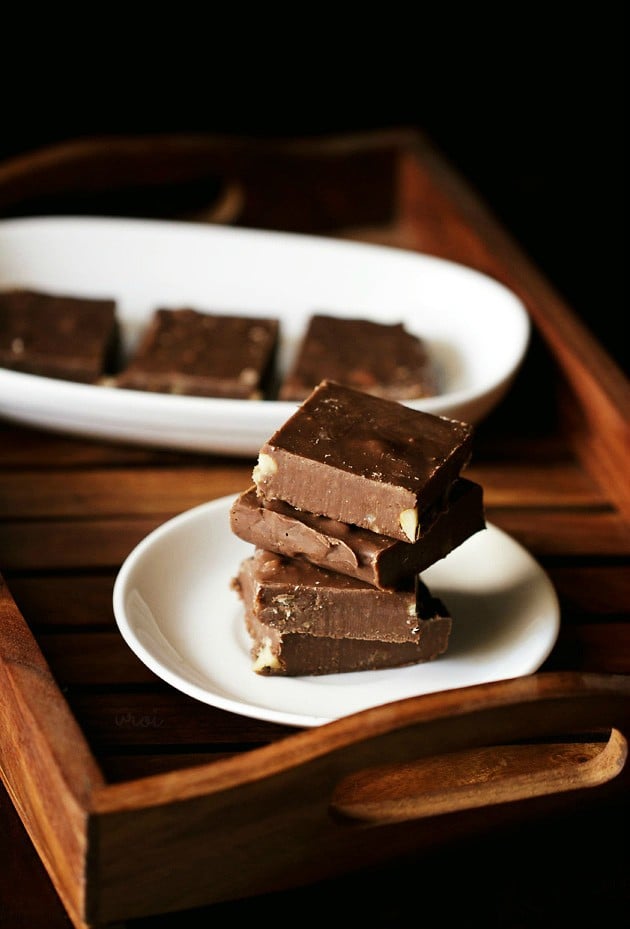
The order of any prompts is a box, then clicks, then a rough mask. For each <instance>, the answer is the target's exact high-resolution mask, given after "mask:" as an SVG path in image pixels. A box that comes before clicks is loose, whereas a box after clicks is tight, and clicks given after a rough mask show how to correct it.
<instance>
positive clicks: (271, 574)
mask: <svg viewBox="0 0 630 929" xmlns="http://www.w3.org/2000/svg"><path fill="white" fill-rule="evenodd" d="M233 587H234V589H235V590H236V591H237V593H238V594H239V596H240V597H241V599H242V602H243V606H244V611H245V622H246V625H247V631H248V633H249V635H250V637H251V640H252V648H251V656H252V661H253V670H254V671H255V672H256V673H258V674H268V675H270V674H283V675H300V674H308V675H322V674H335V673H341V672H349V671H366V670H372V669H377V668H392V667H400V666H402V665H409V664H417V663H419V662H425V661H432V660H434V659H435V658H437V657H438V656H439V655H441V654H443V653H444V652H445V651H446V650H447V647H448V642H449V638H450V634H451V628H452V619H451V617H450V616H449V614H448V610H447V609H446V606H445V605H444V603H443V602H442V601H441V600H439V599H437V598H435V597H433V596H432V595H431V593H430V591H429V589H428V588H427V586H426V585H425V584H424V583H423V582H422V581H421V580H420V579H419V578H409V579H408V582H407V583H406V584H405V585H404V586H401V588H400V589H399V590H397V591H378V590H376V589H375V588H374V587H372V586H370V585H369V584H365V583H364V582H362V581H359V580H356V579H355V578H350V577H347V576H344V575H342V574H336V573H334V572H331V571H325V570H323V569H322V568H319V567H317V566H315V565H313V564H310V563H308V562H306V561H296V560H294V559H288V558H284V557H283V556H281V555H276V554H274V553H272V552H267V551H264V550H260V549H257V550H256V551H255V553H254V555H253V556H252V557H250V558H246V559H244V560H243V561H242V562H241V565H240V569H239V573H238V575H237V577H236V578H234V580H233Z"/></svg>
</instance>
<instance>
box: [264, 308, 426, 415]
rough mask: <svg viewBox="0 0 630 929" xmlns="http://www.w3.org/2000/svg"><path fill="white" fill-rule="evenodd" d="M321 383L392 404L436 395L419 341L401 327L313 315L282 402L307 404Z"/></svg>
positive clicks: (285, 383) (286, 380)
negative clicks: (395, 401)
mask: <svg viewBox="0 0 630 929" xmlns="http://www.w3.org/2000/svg"><path fill="white" fill-rule="evenodd" d="M323 380H331V381H337V383H339V384H345V385H346V386H347V387H354V388H355V389H356V390H364V391H365V392H366V393H370V394H374V395H375V396H377V397H387V398H389V399H391V400H413V399H418V398H420V397H432V396H435V395H436V394H437V393H438V378H437V371H436V368H435V365H434V363H433V360H432V358H431V356H430V354H429V352H428V351H427V347H426V344H425V342H424V340H423V339H421V338H419V337H418V336H416V335H413V334H412V333H411V332H408V331H407V330H406V329H405V326H404V325H403V324H402V323H379V322H376V321H373V320H369V319H360V318H346V317H340V316H334V315H330V314H325V313H317V314H315V315H314V316H312V317H311V318H310V320H309V322H308V326H307V329H306V332H305V334H304V336H303V338H302V341H301V343H300V346H299V349H298V352H297V355H296V358H295V362H294V364H293V367H292V368H291V369H290V370H289V372H288V373H287V375H286V376H285V378H284V381H283V382H282V384H281V385H280V389H279V393H278V398H279V399H280V400H298V401H301V400H305V399H306V397H308V395H309V394H310V392H311V391H312V390H313V389H314V388H315V387H317V385H318V384H319V383H320V382H321V381H323Z"/></svg>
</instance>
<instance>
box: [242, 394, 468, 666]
mask: <svg viewBox="0 0 630 929" xmlns="http://www.w3.org/2000/svg"><path fill="white" fill-rule="evenodd" d="M472 440H473V427H472V426H471V425H469V424H467V423H462V422H459V421H456V420H453V419H448V418H445V417H441V416H434V415H432V414H429V413H424V412H421V411H418V410H414V409H412V408H410V407H407V406H404V405H403V404H401V403H399V402H397V401H394V400H388V399H383V398H381V397H375V396H371V395H369V394H367V393H364V392H362V391H359V390H355V389H353V388H350V387H346V386H342V385H341V384H339V383H336V382H334V381H330V380H323V381H322V382H321V383H320V384H319V385H318V386H317V387H316V388H315V389H314V390H313V391H312V393H311V394H310V395H309V396H308V397H307V398H306V400H304V401H303V402H302V404H301V405H300V406H299V407H298V408H297V410H296V411H295V412H294V413H293V415H292V416H291V417H290V418H289V419H288V420H287V421H286V422H285V423H284V425H282V426H281V427H280V428H279V429H278V430H277V431H276V432H275V433H274V435H273V436H272V437H271V438H270V439H269V440H268V441H267V442H265V444H264V445H263V446H262V448H261V449H260V453H259V456H258V463H257V465H256V467H255V468H254V471H253V485H252V486H250V487H249V488H248V489H247V490H245V491H244V492H243V493H242V494H240V495H239V497H238V498H237V499H236V500H235V501H234V503H233V505H232V508H231V511H230V526H231V530H232V531H233V532H234V533H235V535H237V536H238V537H239V538H241V539H243V540H245V541H246V542H249V543H251V544H252V545H253V546H254V552H253V554H252V555H251V556H249V557H246V558H244V559H243V560H242V562H241V564H240V566H239V569H238V573H237V575H236V576H235V577H234V578H233V579H232V586H233V588H234V590H235V591H236V592H237V594H238V595H239V597H240V599H241V601H242V605H243V609H244V615H245V623H246V627H247V631H248V633H249V637H250V639H251V656H252V666H253V670H254V671H255V672H257V673H259V674H267V675H272V674H273V675H322V674H333V673H340V672H349V671H360V670H369V669H377V668H393V667H400V666H404V665H410V664H416V663H420V662H425V661H431V660H433V659H436V658H438V657H439V656H440V655H443V654H444V653H445V652H446V651H447V648H448V643H449V639H450V635H451V630H452V625H453V617H451V616H450V615H449V611H448V609H447V607H446V606H445V604H444V603H443V602H442V601H441V600H440V599H439V598H437V597H434V596H433V595H432V594H431V591H430V590H429V588H428V587H427V585H426V583H425V582H424V581H423V579H422V572H423V571H425V570H426V569H427V568H429V567H430V565H432V564H434V563H435V562H436V561H438V560H439V559H441V558H444V557H445V556H446V555H448V554H449V552H451V551H452V550H453V549H454V548H456V547H457V546H459V545H461V544H462V543H463V542H464V541H465V540H466V539H468V538H469V537H470V536H472V535H473V534H474V533H476V532H478V531H480V530H482V529H485V525H486V524H485V518H484V506H483V493H482V488H481V487H480V485H478V484H476V483H474V482H472V481H470V480H467V479H466V478H463V477H462V476H461V473H462V471H463V470H464V469H465V468H466V466H467V465H468V463H469V461H470V457H471V454H472Z"/></svg>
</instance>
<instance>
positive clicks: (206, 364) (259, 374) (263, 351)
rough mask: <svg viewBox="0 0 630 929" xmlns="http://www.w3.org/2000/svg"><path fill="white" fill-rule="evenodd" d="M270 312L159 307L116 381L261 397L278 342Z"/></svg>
mask: <svg viewBox="0 0 630 929" xmlns="http://www.w3.org/2000/svg"><path fill="white" fill-rule="evenodd" d="M278 336H279V321H278V320H277V319H274V318H269V317H266V318H263V317H249V316H235V315H223V314H218V313H206V312H202V311H200V310H195V309H189V308H186V307H184V308H181V309H158V310H156V311H155V313H154V314H153V317H152V320H151V323H150V325H149V326H148V327H147V329H146V331H145V332H144V334H143V337H142V339H141V340H140V344H139V345H138V348H137V350H136V351H135V353H134V355H133V357H132V358H131V360H130V362H129V364H128V365H127V366H126V367H125V369H124V370H123V371H122V372H121V373H120V375H119V376H118V379H117V386H118V387H123V388H127V389H131V390H146V391H154V392H157V393H171V394H185V395H188V396H201V397H222V398H225V399H241V400H262V399H264V398H265V395H266V392H267V389H268V386H269V383H270V380H271V377H272V375H273V367H274V363H275V356H276V351H277V345H278Z"/></svg>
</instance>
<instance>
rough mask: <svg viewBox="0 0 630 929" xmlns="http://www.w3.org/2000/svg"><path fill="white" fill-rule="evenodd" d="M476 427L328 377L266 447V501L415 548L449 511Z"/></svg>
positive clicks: (261, 461)
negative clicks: (426, 524)
mask: <svg viewBox="0 0 630 929" xmlns="http://www.w3.org/2000/svg"><path fill="white" fill-rule="evenodd" d="M472 440H473V427H472V426H471V425H469V424H468V423H462V422H459V421H457V420H453V419H448V418H446V417H443V416H434V415H432V414H430V413H425V412H422V411H420V410H414V409H411V408H410V407H407V406H405V405H404V404H402V403H399V402H397V401H395V400H386V399H384V398H382V397H374V396H371V395H370V394H366V393H364V392H363V391H358V390H354V389H353V388H350V387H345V386H343V385H341V384H337V383H335V382H333V381H323V382H322V383H321V384H319V385H318V386H317V387H316V388H315V390H314V391H313V392H312V393H311V394H310V396H309V397H308V398H307V399H306V400H305V401H304V402H303V403H302V404H301V405H300V406H299V407H298V409H297V410H296V411H295V413H294V414H293V415H292V416H291V417H290V418H289V419H288V420H287V421H286V422H285V423H284V424H283V425H282V426H281V427H280V428H279V429H277V430H276V432H275V433H274V434H273V435H272V436H271V438H270V439H269V440H268V441H267V442H265V443H264V444H263V446H262V447H261V449H260V452H259V455H258V463H257V465H256V466H255V468H254V470H253V475H252V476H253V481H254V484H255V485H256V491H257V493H258V495H259V496H260V497H261V498H262V499H263V500H265V501H270V500H283V501H284V502H285V503H288V504H289V505H290V506H293V507H295V508H296V509H299V510H306V511H307V512H309V513H314V514H315V515H318V516H327V517H329V518H330V519H334V520H338V521H339V522H343V523H351V524H353V525H355V526H361V527H362V528H364V529H368V530H370V531H371V532H376V533H379V534H380V535H387V536H391V537H392V538H395V539H401V540H402V541H403V542H415V541H417V539H418V538H420V536H421V535H422V532H423V526H422V523H421V518H422V514H423V513H426V512H428V511H429V510H433V511H437V510H439V509H440V508H441V509H445V508H446V506H447V503H448V497H449V494H450V491H451V487H452V485H453V483H454V481H455V480H456V479H457V478H458V477H459V476H460V472H461V471H462V469H464V468H465V467H466V465H467V464H468V462H469V460H470V457H471V454H472Z"/></svg>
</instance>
